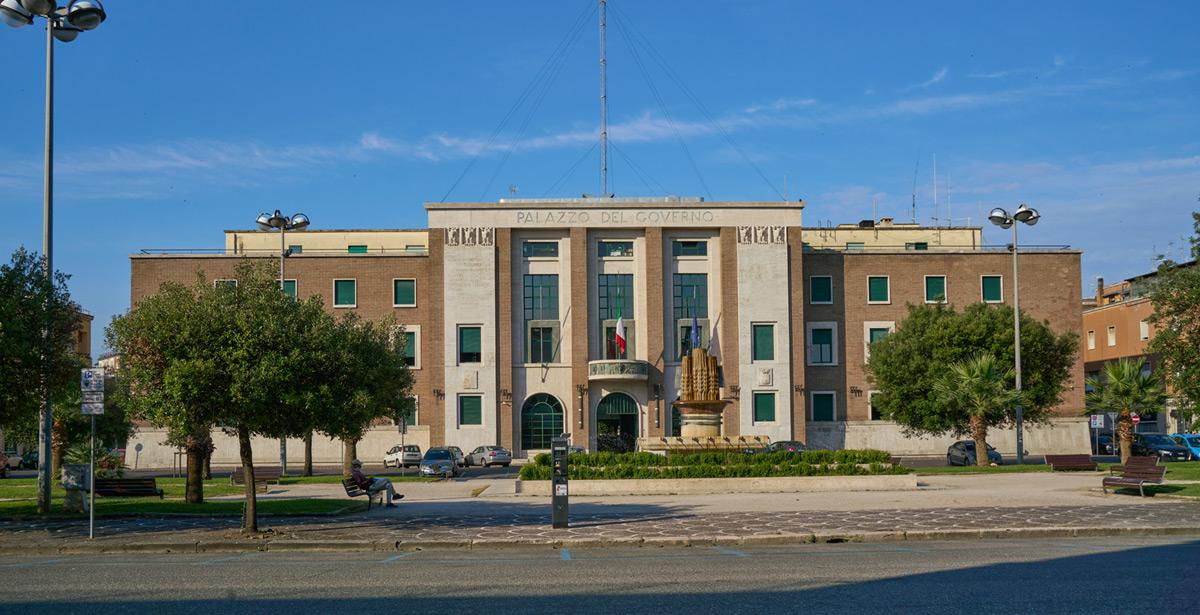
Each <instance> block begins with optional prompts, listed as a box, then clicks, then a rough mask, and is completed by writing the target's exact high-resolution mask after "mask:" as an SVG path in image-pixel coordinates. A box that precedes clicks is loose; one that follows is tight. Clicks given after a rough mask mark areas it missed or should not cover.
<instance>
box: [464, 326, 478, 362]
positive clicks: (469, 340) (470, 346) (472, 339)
mask: <svg viewBox="0 0 1200 615" xmlns="http://www.w3.org/2000/svg"><path fill="white" fill-rule="evenodd" d="M479 338H480V334H479V327H459V328H458V362H459V363H479V362H481V361H482V360H483V346H482V343H481V342H480V339H479Z"/></svg>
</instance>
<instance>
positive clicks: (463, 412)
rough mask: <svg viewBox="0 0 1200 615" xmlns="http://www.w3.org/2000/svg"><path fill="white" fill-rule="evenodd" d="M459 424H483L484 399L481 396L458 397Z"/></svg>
mask: <svg viewBox="0 0 1200 615" xmlns="http://www.w3.org/2000/svg"><path fill="white" fill-rule="evenodd" d="M458 424H459V425H482V424H483V397H482V396H480V395H459V396H458Z"/></svg>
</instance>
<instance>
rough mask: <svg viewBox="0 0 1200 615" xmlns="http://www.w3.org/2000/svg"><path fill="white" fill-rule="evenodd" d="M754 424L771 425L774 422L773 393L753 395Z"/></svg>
mask: <svg viewBox="0 0 1200 615" xmlns="http://www.w3.org/2000/svg"><path fill="white" fill-rule="evenodd" d="M754 422H755V423H773V422H775V394H774V393H755V394H754Z"/></svg>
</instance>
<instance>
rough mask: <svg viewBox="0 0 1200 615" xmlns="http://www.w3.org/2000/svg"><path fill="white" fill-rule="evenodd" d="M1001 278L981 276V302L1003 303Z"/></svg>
mask: <svg viewBox="0 0 1200 615" xmlns="http://www.w3.org/2000/svg"><path fill="white" fill-rule="evenodd" d="M1002 280H1003V278H1002V277H1000V276H998V275H985V276H983V300H984V301H985V302H987V303H1001V302H1002V301H1004V290H1003V288H1004V283H1003V281H1002Z"/></svg>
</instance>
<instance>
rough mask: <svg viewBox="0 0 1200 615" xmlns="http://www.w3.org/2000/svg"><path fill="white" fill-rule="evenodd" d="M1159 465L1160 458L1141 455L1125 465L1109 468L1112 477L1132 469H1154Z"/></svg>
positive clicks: (1131, 458) (1132, 458) (1130, 459)
mask: <svg viewBox="0 0 1200 615" xmlns="http://www.w3.org/2000/svg"><path fill="white" fill-rule="evenodd" d="M1156 465H1158V457H1155V456H1153V455H1141V456H1138V457H1130V458H1129V461H1128V462H1126V464H1125V465H1120V464H1116V465H1113V466H1110V467H1109V468H1108V473H1109V474H1110V475H1116V474H1117V473H1118V472H1124V471H1125V470H1130V469H1142V468H1153V467H1154V466H1156Z"/></svg>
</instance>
